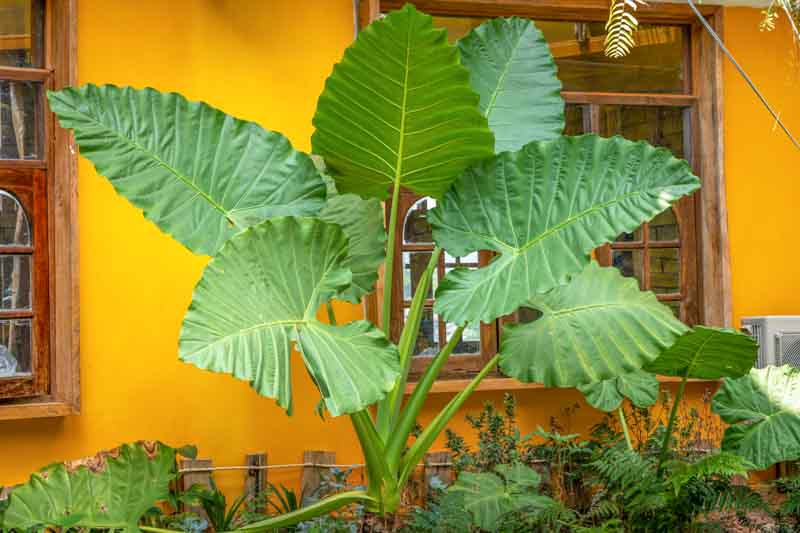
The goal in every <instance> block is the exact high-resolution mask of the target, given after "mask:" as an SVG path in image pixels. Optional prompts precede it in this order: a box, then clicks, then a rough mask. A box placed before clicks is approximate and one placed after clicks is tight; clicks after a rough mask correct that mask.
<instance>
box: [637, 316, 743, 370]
mask: <svg viewBox="0 0 800 533" xmlns="http://www.w3.org/2000/svg"><path fill="white" fill-rule="evenodd" d="M757 356H758V343H757V342H756V341H755V340H754V339H753V337H751V336H750V335H745V334H744V333H741V332H739V331H736V330H735V329H728V328H708V327H705V326H697V327H695V328H694V329H692V330H691V331H689V332H687V333H686V334H685V335H683V336H682V337H681V338H679V339H678V341H677V342H676V343H675V344H673V345H672V346H671V347H670V348H669V349H668V350H666V351H665V352H664V353H662V354H661V355H660V356H659V357H658V359H656V360H655V361H653V362H652V363H650V364H649V365H647V370H648V371H650V372H655V373H657V374H663V375H665V376H680V377H684V376H686V377H689V378H698V379H721V378H724V377H729V378H738V377H740V376H744V375H745V374H747V373H748V372H749V371H750V369H751V368H753V363H754V362H755V360H756V357H757Z"/></svg>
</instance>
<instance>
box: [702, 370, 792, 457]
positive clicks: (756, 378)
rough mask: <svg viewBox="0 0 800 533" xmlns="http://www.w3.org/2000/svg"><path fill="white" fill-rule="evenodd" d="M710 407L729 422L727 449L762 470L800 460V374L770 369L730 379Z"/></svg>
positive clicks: (726, 433)
mask: <svg viewBox="0 0 800 533" xmlns="http://www.w3.org/2000/svg"><path fill="white" fill-rule="evenodd" d="M711 409H712V411H714V412H715V413H717V414H718V415H719V416H720V417H721V418H722V420H723V421H725V422H726V423H727V424H730V427H729V428H728V429H726V430H725V437H724V438H723V440H722V449H723V450H725V451H729V452H734V453H737V454H739V455H740V456H742V457H744V458H745V459H747V460H748V461H750V462H751V463H753V464H754V465H755V466H756V468H759V469H764V468H768V467H770V466H772V465H774V464H775V463H779V462H781V461H796V460H798V459H800V370H798V369H796V368H793V367H791V366H789V365H785V366H768V367H766V368H754V369H752V370H750V373H749V374H747V375H746V376H743V377H740V378H737V379H731V378H726V379H725V381H724V382H723V384H722V387H720V389H719V390H718V391H717V393H716V394H715V395H714V399H713V400H712V402H711Z"/></svg>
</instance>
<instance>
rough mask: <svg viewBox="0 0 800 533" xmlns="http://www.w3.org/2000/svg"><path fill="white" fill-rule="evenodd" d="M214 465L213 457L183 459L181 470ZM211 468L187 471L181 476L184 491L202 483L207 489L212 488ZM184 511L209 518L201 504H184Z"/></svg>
mask: <svg viewBox="0 0 800 533" xmlns="http://www.w3.org/2000/svg"><path fill="white" fill-rule="evenodd" d="M212 466H213V464H212V462H211V459H181V464H180V468H181V470H186V469H202V468H209V469H210V468H211V467H212ZM211 475H212V474H211V470H204V471H199V472H186V473H185V474H183V476H182V477H181V489H182V490H183V491H187V490H189V489H190V488H191V487H192V486H193V485H202V486H204V487H205V488H207V489H211ZM183 511H184V512H192V513H197V514H199V515H200V516H201V517H203V518H208V517H207V516H206V514H205V512H204V511H203V508H202V507H201V506H199V505H186V504H184V505H183Z"/></svg>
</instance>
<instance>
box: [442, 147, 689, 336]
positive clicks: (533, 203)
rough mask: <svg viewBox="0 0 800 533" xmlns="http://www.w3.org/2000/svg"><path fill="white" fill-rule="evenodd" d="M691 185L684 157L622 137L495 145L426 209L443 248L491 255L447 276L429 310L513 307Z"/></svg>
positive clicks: (450, 317) (445, 313)
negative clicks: (515, 147)
mask: <svg viewBox="0 0 800 533" xmlns="http://www.w3.org/2000/svg"><path fill="white" fill-rule="evenodd" d="M698 187H699V180H698V179H697V177H695V176H694V175H693V174H692V172H691V169H690V168H689V164H688V163H686V162H685V161H681V160H678V159H675V158H674V157H672V154H671V153H670V152H669V151H668V150H665V149H663V148H654V147H652V146H650V145H649V144H647V143H645V142H632V141H627V140H625V139H623V138H621V137H612V138H610V139H604V138H601V137H597V136H595V135H583V136H579V137H561V138H559V139H558V140H555V141H542V142H533V143H530V144H527V145H525V146H524V147H523V148H522V150H520V151H518V152H503V153H501V154H499V155H497V156H496V157H495V158H493V159H491V160H488V161H485V162H483V163H480V164H478V165H476V166H473V167H471V168H470V169H469V170H467V171H466V172H465V173H464V174H463V175H462V176H461V177H460V178H459V179H458V180H457V181H456V182H455V183H454V184H453V188H452V189H451V190H450V191H448V193H447V194H446V195H445V197H444V199H443V200H442V201H441V202H439V204H438V205H437V207H436V208H434V209H432V210H431V211H430V213H429V214H428V220H429V221H430V223H431V226H432V227H433V238H434V240H435V241H436V243H437V244H439V245H440V246H442V247H443V248H444V249H445V250H447V251H448V252H449V253H450V255H453V256H455V257H461V256H465V255H467V254H469V253H471V252H474V251H478V250H492V251H494V252H497V254H498V256H497V257H496V258H495V259H494V260H493V261H492V262H491V263H490V264H489V265H488V266H486V267H484V268H479V269H477V270H469V269H465V268H456V269H454V270H452V271H451V272H450V273H449V274H448V275H447V276H445V278H444V279H443V280H442V282H441V283H440V284H439V287H438V289H437V292H436V303H435V308H434V309H435V311H436V312H437V313H439V314H440V315H441V316H442V317H443V318H444V319H445V320H447V321H448V322H453V323H456V324H463V323H465V322H477V321H481V322H485V323H489V322H491V321H492V320H494V319H496V318H497V317H499V316H503V315H506V314H508V313H511V312H513V311H514V310H515V309H517V308H518V307H519V306H520V305H522V304H523V303H525V302H526V301H527V300H529V299H531V298H533V297H534V296H535V295H536V294H538V293H542V292H546V291H548V290H550V289H552V288H553V287H557V286H559V285H563V284H564V283H566V281H567V279H568V277H569V276H570V275H572V274H577V273H579V272H580V271H581V270H583V268H584V267H585V266H586V265H587V263H588V262H589V253H590V252H591V251H592V250H594V249H595V248H596V247H598V246H600V245H601V244H604V243H606V242H608V241H610V240H612V239H614V238H616V237H617V236H618V235H619V234H620V233H623V232H630V231H633V230H634V229H636V228H637V227H639V226H640V225H641V224H642V223H643V222H646V221H647V220H649V219H651V218H652V217H654V216H655V215H657V214H658V213H660V212H661V211H663V210H665V209H667V208H668V207H669V206H670V204H671V203H672V202H674V201H676V200H677V199H679V198H680V197H681V196H684V195H686V194H689V193H691V192H692V191H694V190H696V189H697V188H698Z"/></svg>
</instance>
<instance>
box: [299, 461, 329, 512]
mask: <svg viewBox="0 0 800 533" xmlns="http://www.w3.org/2000/svg"><path fill="white" fill-rule="evenodd" d="M303 462H304V463H306V465H308V466H304V467H303V478H302V481H301V483H300V499H301V501H302V500H303V499H305V498H307V497H309V496H311V495H313V494H314V493H315V492H316V491H317V489H318V488H319V486H320V484H321V483H322V478H323V475H324V472H325V470H327V469H326V468H324V467H320V466H318V465H332V464H335V463H336V452H327V451H323V450H306V451H305V452H303Z"/></svg>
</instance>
